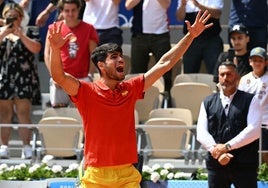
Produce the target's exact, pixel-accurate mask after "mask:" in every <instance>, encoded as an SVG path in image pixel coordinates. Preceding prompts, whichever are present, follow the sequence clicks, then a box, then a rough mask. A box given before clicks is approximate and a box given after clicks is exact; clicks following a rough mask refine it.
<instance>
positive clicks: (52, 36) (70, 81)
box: [47, 22, 80, 96]
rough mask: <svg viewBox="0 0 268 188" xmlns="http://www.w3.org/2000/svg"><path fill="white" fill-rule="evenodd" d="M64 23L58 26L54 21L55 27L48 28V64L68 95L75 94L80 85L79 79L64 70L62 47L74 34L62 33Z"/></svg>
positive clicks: (55, 79) (57, 81) (52, 74)
mask: <svg viewBox="0 0 268 188" xmlns="http://www.w3.org/2000/svg"><path fill="white" fill-rule="evenodd" d="M62 24H63V22H61V24H60V25H59V26H57V25H56V23H54V24H53V27H51V28H50V29H49V30H48V32H49V33H48V40H49V43H50V60H49V61H48V62H47V66H48V68H49V72H50V74H51V77H52V78H53V80H54V81H55V82H56V83H57V84H58V85H59V86H61V87H62V88H63V89H64V90H65V92H66V93H67V94H68V95H70V96H75V95H76V94H77V92H78V88H79V85H80V84H79V81H78V80H77V79H76V78H74V77H73V76H71V75H69V74H67V73H65V72H64V70H63V68H62V62H61V57H60V48H61V47H62V46H63V45H64V44H65V42H66V41H68V40H69V38H70V37H71V36H72V34H71V33H70V34H68V35H66V36H65V37H64V38H63V37H62V35H61V27H62Z"/></svg>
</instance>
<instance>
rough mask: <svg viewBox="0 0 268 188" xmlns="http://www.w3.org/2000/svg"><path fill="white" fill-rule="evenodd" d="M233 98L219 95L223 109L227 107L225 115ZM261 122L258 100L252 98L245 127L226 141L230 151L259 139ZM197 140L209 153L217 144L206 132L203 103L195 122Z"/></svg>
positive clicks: (206, 124)
mask: <svg viewBox="0 0 268 188" xmlns="http://www.w3.org/2000/svg"><path fill="white" fill-rule="evenodd" d="M233 97H234V94H233V95H232V96H231V97H230V98H228V97H226V96H224V95H223V93H222V91H221V93H220V98H221V102H222V105H223V107H224V108H225V107H226V105H228V106H227V109H225V113H227V114H228V110H229V106H230V103H231V102H232V100H233ZM241 102H243V101H241ZM261 121H262V110H261V107H260V104H259V100H258V98H257V97H256V96H254V97H253V99H252V101H251V103H250V106H249V111H248V116H247V127H245V128H244V129H243V130H242V131H241V132H240V133H239V134H238V135H237V136H235V137H234V138H232V139H231V140H229V141H228V143H229V144H230V145H231V147H232V149H237V148H240V147H243V146H245V145H247V144H249V143H251V142H253V141H254V140H256V139H258V138H259V137H260V130H261ZM197 140H198V141H199V142H200V143H201V144H202V145H203V147H205V149H207V150H208V151H211V150H212V149H213V147H214V146H215V145H216V144H217V143H216V142H215V140H214V138H213V137H212V135H211V134H210V133H209V132H208V119H207V113H206V109H205V106H204V103H203V102H202V104H201V107H200V113H199V117H198V122H197ZM222 144H224V143H222Z"/></svg>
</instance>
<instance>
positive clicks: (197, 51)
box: [176, 0, 224, 74]
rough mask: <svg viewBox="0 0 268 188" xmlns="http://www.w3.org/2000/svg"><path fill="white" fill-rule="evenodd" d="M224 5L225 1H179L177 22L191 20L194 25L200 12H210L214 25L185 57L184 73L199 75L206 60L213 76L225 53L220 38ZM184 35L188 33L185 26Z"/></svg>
mask: <svg viewBox="0 0 268 188" xmlns="http://www.w3.org/2000/svg"><path fill="white" fill-rule="evenodd" d="M223 5H224V2H223V0H204V1H200V0H199V1H197V0H191V1H190V0H189V1H188V0H178V7H177V11H176V16H177V20H179V21H182V20H189V21H190V23H193V22H194V19H195V16H196V14H197V12H198V11H199V10H201V11H205V10H208V11H209V13H210V14H211V18H210V20H209V23H213V27H211V28H209V29H208V30H206V31H205V32H203V33H202V34H201V35H200V36H198V38H196V40H194V41H193V43H192V44H191V46H190V47H189V49H188V50H187V52H186V53H185V54H184V55H183V68H184V73H198V72H199V71H200V66H201V63H202V60H204V62H205V64H206V69H207V72H208V73H209V74H213V71H214V67H215V64H216V62H217V58H218V56H219V54H220V53H221V52H222V51H223V41H222V39H221V37H220V32H221V26H220V16H221V13H222V8H223ZM183 33H184V34H186V33H187V27H186V25H185V24H184V27H183Z"/></svg>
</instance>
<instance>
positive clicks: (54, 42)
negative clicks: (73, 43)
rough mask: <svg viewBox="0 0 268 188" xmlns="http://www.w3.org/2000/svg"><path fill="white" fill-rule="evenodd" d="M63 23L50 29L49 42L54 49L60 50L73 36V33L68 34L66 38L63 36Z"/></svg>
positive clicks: (54, 24)
mask: <svg viewBox="0 0 268 188" xmlns="http://www.w3.org/2000/svg"><path fill="white" fill-rule="evenodd" d="M62 24H63V22H60V23H59V24H57V23H56V22H54V23H53V27H51V28H49V36H48V39H49V42H50V46H51V48H52V49H60V48H61V47H62V46H63V45H64V44H65V42H66V41H67V40H69V38H70V37H71V36H72V33H69V34H67V35H66V36H65V37H63V36H62V34H61V27H62Z"/></svg>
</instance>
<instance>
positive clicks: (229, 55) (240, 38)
mask: <svg viewBox="0 0 268 188" xmlns="http://www.w3.org/2000/svg"><path fill="white" fill-rule="evenodd" d="M229 37H230V42H231V44H232V46H233V48H231V49H229V51H228V52H222V53H221V54H220V55H219V57H218V61H217V63H216V66H215V69H214V77H213V81H214V82H215V83H218V81H219V78H218V67H219V65H220V64H221V63H222V62H224V61H231V62H234V63H235V64H236V66H237V72H238V74H239V75H240V76H244V75H246V74H247V73H249V72H250V71H252V68H251V66H250V65H249V51H248V50H247V44H248V42H249V40H250V38H249V35H248V30H247V28H246V27H245V26H244V25H242V24H238V25H234V26H233V27H232V28H230V30H229ZM232 50H233V51H232Z"/></svg>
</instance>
